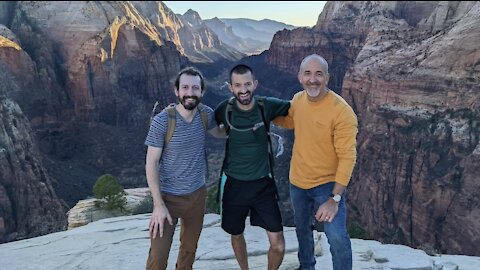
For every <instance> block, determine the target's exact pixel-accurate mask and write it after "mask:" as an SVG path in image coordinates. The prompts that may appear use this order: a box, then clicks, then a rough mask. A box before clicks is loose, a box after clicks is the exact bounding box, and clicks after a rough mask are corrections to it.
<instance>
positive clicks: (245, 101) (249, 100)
mask: <svg viewBox="0 0 480 270" xmlns="http://www.w3.org/2000/svg"><path fill="white" fill-rule="evenodd" d="M246 93H249V97H248V98H247V99H241V98H240V93H238V94H237V95H235V98H236V99H237V101H238V102H240V104H242V105H248V104H250V102H252V99H253V95H252V92H251V91H247V92H246Z"/></svg>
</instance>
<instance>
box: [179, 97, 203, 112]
mask: <svg viewBox="0 0 480 270" xmlns="http://www.w3.org/2000/svg"><path fill="white" fill-rule="evenodd" d="M189 98H192V99H194V100H195V102H194V103H191V102H187V99H189ZM178 101H179V102H180V103H181V104H182V105H183V107H184V108H185V109H186V110H189V111H193V110H194V109H195V108H196V107H197V106H198V104H199V103H200V98H199V97H197V96H183V97H182V98H180V97H179V98H178Z"/></svg>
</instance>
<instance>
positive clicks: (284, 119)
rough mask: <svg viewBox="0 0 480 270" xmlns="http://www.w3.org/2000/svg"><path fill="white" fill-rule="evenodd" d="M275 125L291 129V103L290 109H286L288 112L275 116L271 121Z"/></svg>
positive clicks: (292, 126) (292, 125)
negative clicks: (284, 114)
mask: <svg viewBox="0 0 480 270" xmlns="http://www.w3.org/2000/svg"><path fill="white" fill-rule="evenodd" d="M272 122H273V123H274V124H275V125H277V126H280V127H282V128H286V129H293V128H294V127H295V126H294V123H293V108H292V105H290V109H288V114H287V115H286V116H277V117H276V118H274V119H273V121H272Z"/></svg>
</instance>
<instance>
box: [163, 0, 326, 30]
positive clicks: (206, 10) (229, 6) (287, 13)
mask: <svg viewBox="0 0 480 270" xmlns="http://www.w3.org/2000/svg"><path fill="white" fill-rule="evenodd" d="M163 3H165V4H166V5H167V7H169V8H170V9H171V10H173V12H175V13H176V14H183V13H185V12H186V11H187V10H188V9H193V10H195V11H197V12H198V14H200V17H202V19H211V18H213V17H219V18H248V19H254V20H262V19H271V20H275V21H279V22H283V23H286V24H291V25H293V26H308V27H312V26H314V25H315V24H316V23H317V19H318V15H320V13H321V12H322V10H323V6H324V5H325V4H326V3H327V1H275V2H273V1H272V2H268V1H251V2H248V1H163Z"/></svg>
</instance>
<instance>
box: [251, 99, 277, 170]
mask: <svg viewBox="0 0 480 270" xmlns="http://www.w3.org/2000/svg"><path fill="white" fill-rule="evenodd" d="M256 100H257V104H258V113H259V114H260V118H261V119H262V122H263V125H264V126H265V131H266V132H267V143H268V165H269V167H270V174H271V175H272V178H274V177H275V176H274V174H273V166H274V161H275V159H274V157H273V146H272V138H271V137H270V122H269V121H268V120H267V119H266V117H265V99H264V98H263V97H257V98H256Z"/></svg>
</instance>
